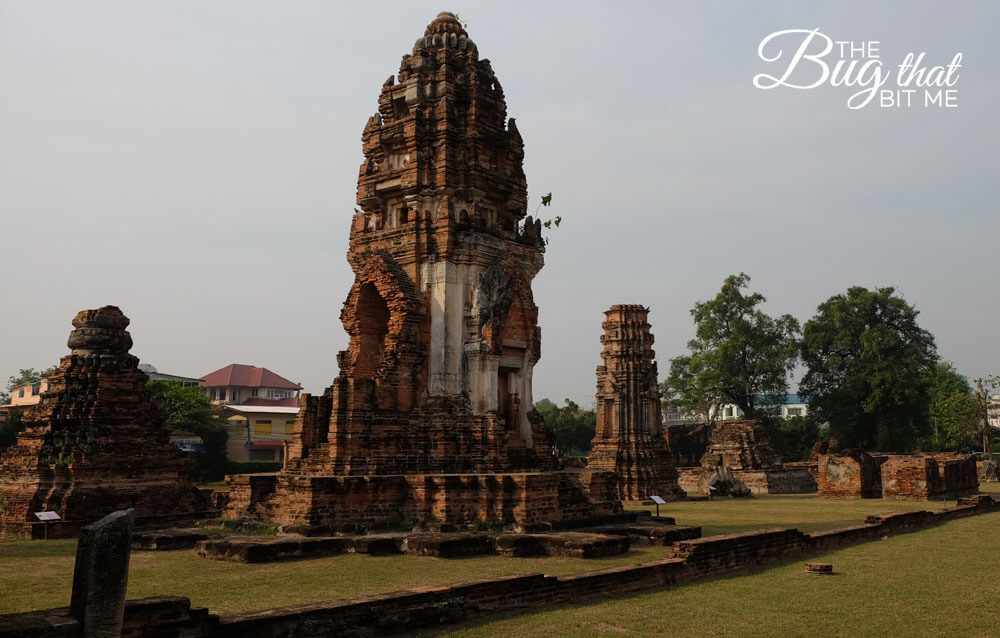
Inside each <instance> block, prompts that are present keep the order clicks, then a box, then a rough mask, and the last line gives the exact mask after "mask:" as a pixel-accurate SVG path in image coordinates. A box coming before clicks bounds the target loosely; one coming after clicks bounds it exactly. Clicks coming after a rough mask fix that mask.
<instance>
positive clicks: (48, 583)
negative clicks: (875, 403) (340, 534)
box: [0, 495, 997, 614]
mask: <svg viewBox="0 0 1000 638" xmlns="http://www.w3.org/2000/svg"><path fill="white" fill-rule="evenodd" d="M949 504H953V503H943V502H932V503H927V502H913V501H881V500H864V501H861V500H857V501H827V500H823V499H820V498H818V497H817V496H816V495H792V496H761V497H756V498H753V499H746V500H728V499H720V500H716V501H700V502H685V503H672V504H668V505H667V506H661V507H660V513H661V514H663V515H670V516H674V517H676V519H677V522H678V524H682V525H701V526H703V534H704V535H706V536H707V535H711V534H721V533H728V532H732V531H736V530H745V529H757V528H763V527H798V528H799V529H801V530H803V531H812V530H816V529H829V528H833V527H840V526H843V525H848V524H854V523H857V522H859V521H861V520H863V519H864V518H865V517H866V516H868V515H869V514H874V513H880V512H890V511H899V510H902V509H935V508H939V507H943V506H944V505H949ZM990 518H992V517H990ZM996 525H997V523H996V522H994V526H996ZM75 551H76V542H75V541H73V540H61V541H2V542H0V613H14V612H20V611H29V610H33V609H43V608H48V607H59V606H64V605H67V604H69V596H70V590H71V586H72V576H73V562H74V554H75ZM669 551H670V548H667V547H650V546H643V545H638V546H635V547H634V548H633V549H632V551H630V552H629V553H628V554H624V555H622V556H615V557H611V558H607V559H593V560H584V559H574V558H502V557H498V556H483V557H473V558H463V559H440V558H432V557H418V556H406V555H393V556H367V555H355V554H344V555H339V556H331V557H327V558H318V559H311V560H303V561H292V562H282V563H271V564H264V565H241V564H237V563H227V562H221V561H212V560H206V559H203V558H199V557H198V556H197V555H196V554H195V553H194V551H193V550H179V551H172V552H135V553H133V555H132V561H131V569H130V574H129V590H128V596H129V598H142V597H145V596H154V595H176V596H187V597H189V598H190V599H191V601H192V603H193V604H195V605H198V606H203V607H208V608H209V609H211V610H212V611H213V612H214V613H219V614H233V613H239V612H244V611H254V610H262V609H270V608H274V607H281V606H285V605H292V604H302V603H310V602H318V601H323V600H334V599H338V598H348V597H354V596H361V595H368V594H374V593H383V592H390V591H396V590H402V589H407V588H410V587H418V586H423V585H443V584H449V583H459V582H464V581H469V580H475V579H478V578H487V577H492V576H501V575H509V574H517V573H539V572H541V573H545V574H551V575H562V574H570V573H575V572H582V571H589V570H593V569H601V568H605V567H611V566H617V565H626V564H636V563H641V562H646V561H650V560H656V559H659V558H664V557H666V555H667V554H668V553H669ZM926 578H927V579H928V580H931V581H932V580H934V578H935V577H934V575H933V574H927V576H926ZM719 604H726V603H722V602H720V603H719Z"/></svg>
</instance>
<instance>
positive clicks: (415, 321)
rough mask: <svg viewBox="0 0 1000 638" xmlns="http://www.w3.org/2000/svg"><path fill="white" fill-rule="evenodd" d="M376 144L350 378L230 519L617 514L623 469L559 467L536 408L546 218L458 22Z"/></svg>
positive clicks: (342, 376)
mask: <svg viewBox="0 0 1000 638" xmlns="http://www.w3.org/2000/svg"><path fill="white" fill-rule="evenodd" d="M362 151H363V153H364V161H363V163H362V165H361V170H360V174H359V177H358V195H357V204H358V208H357V209H355V215H354V218H353V220H352V222H351V230H350V250H349V251H348V254H347V260H348V262H349V263H350V265H351V268H352V269H353V271H354V275H355V280H354V285H353V286H352V287H351V290H350V293H349V294H348V297H347V300H346V302H345V303H344V307H343V310H342V312H341V321H342V322H343V325H344V328H345V329H346V330H347V332H348V334H349V335H350V342H349V345H348V349H347V350H345V351H343V352H341V353H339V354H338V356H337V362H338V365H339V369H340V373H339V375H338V376H337V377H336V379H334V381H333V384H332V385H331V386H330V387H329V388H327V390H326V392H325V393H324V394H323V395H322V396H310V395H308V394H307V395H304V396H303V397H302V399H301V403H300V411H299V417H298V419H297V421H296V425H295V428H296V432H295V435H294V438H293V440H292V442H291V443H290V445H289V446H288V453H287V461H286V465H285V469H284V470H283V471H282V472H280V473H279V474H278V475H277V476H276V477H275V478H274V479H273V480H272V479H268V480H267V481H256V482H254V481H255V480H256V479H254V480H251V479H246V478H239V477H237V478H234V479H233V480H232V493H231V500H230V502H229V504H228V507H227V510H226V511H227V515H228V516H231V517H253V518H260V519H264V520H269V521H275V522H278V523H281V524H284V525H294V526H302V525H305V526H309V525H341V524H348V523H356V524H363V525H365V526H369V527H372V526H379V525H393V524H401V523H406V522H410V521H443V522H448V523H461V522H464V521H470V520H473V519H479V520H483V519H496V520H503V521H508V522H516V523H522V524H523V523H531V522H537V521H539V520H546V519H554V520H563V519H582V518H587V517H590V516H596V515H602V514H607V513H612V512H615V511H619V510H620V508H621V504H620V502H619V500H618V497H617V493H616V489H615V484H614V477H613V475H609V474H606V473H601V472H596V471H593V470H582V471H575V472H559V471H558V464H557V462H556V457H555V456H554V455H553V449H552V441H551V437H550V436H549V435H548V433H547V432H546V431H545V429H544V424H543V421H542V419H541V417H540V416H539V414H538V413H537V412H536V411H535V409H534V407H533V404H532V393H531V388H532V382H531V380H532V371H533V369H534V366H535V363H536V362H537V361H538V359H539V356H540V354H541V330H540V328H539V327H538V308H537V307H536V306H535V303H534V299H533V296H532V291H531V282H532V279H533V278H534V277H535V275H536V274H537V273H538V272H539V270H540V269H541V268H542V264H543V261H544V260H543V253H544V250H545V244H544V240H543V238H542V236H541V222H540V221H539V220H535V219H532V217H531V216H530V215H527V186H526V181H525V176H524V170H523V168H522V164H523V159H524V144H523V141H522V139H521V135H520V133H519V132H518V130H517V126H516V125H515V123H514V119H513V118H510V119H508V118H507V106H506V103H505V100H504V93H503V89H502V88H501V86H500V82H499V80H498V79H497V77H496V75H495V74H494V72H493V69H492V67H491V65H490V62H489V61H488V60H484V59H480V57H479V54H478V50H477V48H476V45H475V44H474V43H473V42H472V40H470V39H469V37H468V34H467V33H466V32H465V30H464V29H463V28H462V25H461V24H460V23H459V22H458V20H457V19H455V17H454V16H453V15H452V14H450V13H442V14H440V15H438V17H437V18H436V19H435V20H434V21H433V22H432V23H431V24H430V25H429V26H428V27H427V30H426V32H425V34H424V36H423V37H421V38H420V39H418V40H417V42H416V43H415V44H414V46H413V51H412V54H408V55H404V56H403V60H402V63H401V64H400V68H399V73H398V74H397V75H396V76H394V77H390V78H389V79H388V80H386V82H385V84H384V85H383V86H382V90H381V93H380V95H379V100H378V112H377V113H375V114H374V115H373V116H372V117H371V118H369V120H368V123H367V125H366V126H365V129H364V132H363V134H362ZM446 474H447V475H458V476H452V477H446V476H443V475H446Z"/></svg>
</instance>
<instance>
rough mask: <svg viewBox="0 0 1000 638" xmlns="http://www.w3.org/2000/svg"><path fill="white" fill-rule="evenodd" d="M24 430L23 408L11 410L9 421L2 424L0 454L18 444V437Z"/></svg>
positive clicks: (0, 426)
mask: <svg viewBox="0 0 1000 638" xmlns="http://www.w3.org/2000/svg"><path fill="white" fill-rule="evenodd" d="M23 429H24V423H23V422H22V421H21V408H17V407H14V408H10V410H9V411H8V412H7V420H6V421H4V422H3V423H0V452H3V451H4V450H6V449H7V448H9V447H10V446H12V445H14V444H15V443H17V435H18V433H19V432H20V431H21V430H23Z"/></svg>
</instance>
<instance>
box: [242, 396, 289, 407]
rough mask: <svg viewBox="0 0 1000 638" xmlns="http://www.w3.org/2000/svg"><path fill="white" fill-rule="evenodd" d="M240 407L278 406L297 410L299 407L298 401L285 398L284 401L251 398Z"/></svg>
mask: <svg viewBox="0 0 1000 638" xmlns="http://www.w3.org/2000/svg"><path fill="white" fill-rule="evenodd" d="M240 405H263V406H278V407H282V408H297V407H299V400H298V399H297V398H295V397H287V398H284V399H263V398H261V397H253V398H250V399H247V400H246V401H244V402H243V403H241V404H240Z"/></svg>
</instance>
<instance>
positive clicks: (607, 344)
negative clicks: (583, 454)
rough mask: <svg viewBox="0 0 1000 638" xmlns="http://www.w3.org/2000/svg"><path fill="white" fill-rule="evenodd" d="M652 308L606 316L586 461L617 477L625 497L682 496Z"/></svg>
mask: <svg viewBox="0 0 1000 638" xmlns="http://www.w3.org/2000/svg"><path fill="white" fill-rule="evenodd" d="M648 313H649V310H648V309H647V308H645V307H643V306H641V305H634V304H621V305H615V306H611V308H610V309H609V310H607V311H606V312H605V313H604V315H605V317H606V319H605V321H604V323H603V324H601V325H602V327H603V328H604V334H603V335H601V343H602V344H603V346H604V349H603V350H602V352H601V358H602V359H603V361H604V363H603V365H600V366H598V367H597V428H596V431H595V433H594V441H593V444H592V449H591V452H590V455H589V456H588V460H587V464H588V466H589V467H591V468H594V469H599V470H612V471H614V472H615V473H616V474H617V475H618V491H619V495H620V496H621V498H622V500H625V501H635V500H641V499H645V498H648V497H649V496H652V495H654V494H655V495H658V496H662V497H663V498H664V499H667V500H672V499H680V498H684V492H683V491H682V490H681V488H680V486H679V485H678V484H677V470H676V469H675V468H674V466H673V464H672V463H671V461H670V453H669V451H668V450H667V445H666V439H665V438H664V436H663V432H662V425H661V420H660V391H659V386H658V385H657V374H656V361H654V357H655V353H654V352H653V335H652V334H651V333H650V331H649V322H648V321H647V315H648Z"/></svg>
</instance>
